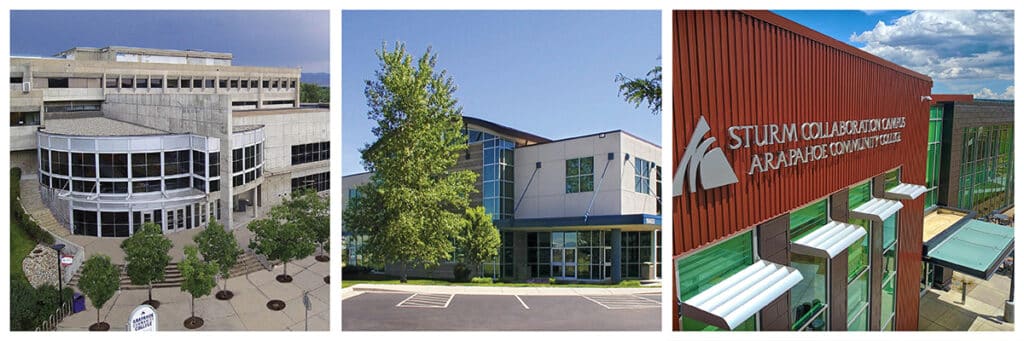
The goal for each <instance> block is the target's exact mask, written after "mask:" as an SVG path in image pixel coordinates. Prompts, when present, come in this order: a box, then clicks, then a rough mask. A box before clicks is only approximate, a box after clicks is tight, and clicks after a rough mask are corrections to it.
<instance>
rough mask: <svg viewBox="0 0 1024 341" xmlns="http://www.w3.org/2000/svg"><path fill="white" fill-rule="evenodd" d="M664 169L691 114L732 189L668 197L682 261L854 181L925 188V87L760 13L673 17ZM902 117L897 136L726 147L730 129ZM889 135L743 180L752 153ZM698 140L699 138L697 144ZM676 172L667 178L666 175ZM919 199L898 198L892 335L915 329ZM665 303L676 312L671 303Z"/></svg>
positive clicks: (685, 139)
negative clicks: (881, 141) (890, 178)
mask: <svg viewBox="0 0 1024 341" xmlns="http://www.w3.org/2000/svg"><path fill="white" fill-rule="evenodd" d="M674 16H675V18H674V25H675V33H674V37H673V48H674V50H675V53H674V54H673V55H674V59H673V68H674V70H676V75H675V77H674V79H675V80H676V82H675V84H677V85H676V87H675V88H674V93H673V98H674V100H673V103H674V105H675V107H674V108H673V114H674V115H675V118H676V119H675V120H674V122H675V123H674V124H675V126H674V127H673V131H674V135H673V167H672V169H674V170H675V169H677V167H678V166H679V162H680V161H681V160H682V158H683V154H684V152H685V150H686V148H687V144H688V143H689V140H690V139H691V135H692V134H693V132H694V131H695V128H696V125H697V123H698V120H699V118H700V117H702V116H703V117H704V118H705V119H706V121H707V124H708V125H709V126H710V132H709V133H708V136H709V137H715V138H717V142H715V143H714V144H713V145H712V148H715V147H721V150H722V152H723V153H724V156H725V158H726V159H727V161H728V162H729V163H730V166H731V167H732V170H733V171H734V173H735V174H736V177H737V179H738V183H734V184H730V185H726V186H723V187H719V188H713V189H704V188H699V189H696V191H695V192H693V193H691V192H690V188H689V186H688V184H684V186H683V191H682V192H681V193H673V195H676V196H675V197H673V200H672V205H673V212H674V216H673V226H675V227H676V228H675V229H676V230H675V231H676V232H675V234H674V238H675V240H674V253H675V254H676V255H686V254H688V253H692V252H695V251H697V250H699V249H701V248H702V247H705V246H707V245H710V244H711V243H714V242H715V241H718V240H722V239H725V238H728V237H729V236H732V235H735V234H736V233H738V232H740V231H744V230H746V229H748V228H749V227H751V226H755V225H757V224H760V223H762V222H765V221H768V220H770V219H773V218H774V217H777V216H779V215H781V214H785V213H786V212H789V211H791V210H793V209H794V208H797V207H800V206H803V205H805V204H807V203H810V202H812V201H813V200H816V199H820V198H823V197H826V196H828V195H830V194H832V193H833V192H836V191H839V190H841V189H843V188H845V187H847V186H850V185H852V184H854V183H856V182H858V181H861V180H864V179H867V178H871V177H874V176H877V175H879V174H883V173H884V172H885V171H887V170H890V169H893V168H896V167H902V181H904V182H908V183H914V184H923V183H924V172H925V163H926V157H927V155H926V154H927V153H926V146H927V144H926V143H927V129H922V128H926V127H927V121H928V104H929V103H928V102H924V101H922V96H925V95H928V94H929V93H930V88H931V84H932V83H931V80H930V79H929V78H927V77H925V76H923V75H920V74H917V73H914V72H912V71H909V70H907V69H904V68H902V67H899V66H897V65H895V64H892V63H890V62H888V61H885V60H882V59H880V58H878V57H875V56H872V55H870V54H867V53H866V52H863V51H861V50H858V49H856V48H853V47H851V46H848V45H845V44H843V43H841V42H839V41H836V40H834V39H832V38H829V37H827V36H825V35H823V34H821V33H818V32H814V31H811V30H810V29H807V28H806V27H803V26H800V25H799V24H796V23H793V22H791V21H788V20H786V19H784V18H782V17H780V16H778V15H776V14H773V13H770V12H764V11H677V12H675V13H674ZM890 117H904V118H905V125H904V127H902V128H900V129H895V130H889V131H878V132H873V133H865V134H863V135H854V136H852V137H843V138H834V139H820V140H811V141H807V140H803V139H800V140H797V141H795V142H794V141H789V142H784V143H782V144H777V145H769V146H764V147H758V146H751V147H749V148H746V147H740V148H738V149H731V148H729V147H728V145H729V144H730V139H729V138H730V135H729V132H728V129H729V128H730V127H731V126H747V125H751V126H758V127H761V126H765V125H769V124H789V123H805V122H833V121H848V120H854V121H859V120H864V119H882V118H890ZM890 132H899V133H900V141H899V142H896V143H892V144H888V145H882V146H877V147H875V148H872V149H867V150H862V151H856V152H851V153H847V154H844V155H838V156H829V157H827V158H824V159H821V160H817V161H811V162H807V163H803V164H799V165H796V166H793V167H784V168H779V169H775V170H772V169H769V170H767V171H765V172H757V171H755V172H753V174H748V172H749V170H750V169H751V166H752V163H753V158H752V157H753V156H754V155H763V154H764V153H778V152H780V151H784V150H790V149H798V148H799V149H803V148H804V147H809V146H814V145H820V144H823V143H824V144H827V143H830V142H833V141H843V140H848V139H854V138H859V137H861V136H873V135H879V134H883V133H890ZM704 141H707V140H706V139H705V140H704ZM683 175H685V172H684V173H677V174H676V177H677V178H678V177H680V176H683ZM923 200H924V199H923V198H918V199H917V200H914V201H904V202H903V204H904V209H903V210H902V211H901V222H900V227H899V233H900V237H899V258H900V263H899V265H898V270H897V271H898V278H897V281H898V283H897V302H898V303H897V306H898V308H897V317H896V326H897V329H899V330H916V329H917V300H918V296H917V294H918V288H919V286H918V283H917V282H918V279H919V278H920V270H921V269H920V253H921V222H922V219H923ZM674 306H675V305H674Z"/></svg>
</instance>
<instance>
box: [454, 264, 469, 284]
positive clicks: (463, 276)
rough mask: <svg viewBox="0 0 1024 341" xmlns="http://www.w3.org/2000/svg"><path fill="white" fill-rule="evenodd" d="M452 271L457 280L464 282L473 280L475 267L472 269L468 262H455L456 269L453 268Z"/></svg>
mask: <svg viewBox="0 0 1024 341" xmlns="http://www.w3.org/2000/svg"><path fill="white" fill-rule="evenodd" d="M452 273H453V274H454V275H455V281H456V282H463V283H464V282H469V281H470V280H472V277H470V276H472V275H473V269H470V268H469V266H467V265H466V264H463V263H459V264H455V269H453V270H452Z"/></svg>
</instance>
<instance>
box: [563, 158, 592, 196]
mask: <svg viewBox="0 0 1024 341" xmlns="http://www.w3.org/2000/svg"><path fill="white" fill-rule="evenodd" d="M593 190H594V157H593V156H588V157H583V158H578V159H569V160H565V193H580V192H591V191H593Z"/></svg>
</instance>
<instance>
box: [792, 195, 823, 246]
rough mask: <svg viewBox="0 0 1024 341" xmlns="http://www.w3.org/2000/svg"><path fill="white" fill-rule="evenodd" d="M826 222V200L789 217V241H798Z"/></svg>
mask: <svg viewBox="0 0 1024 341" xmlns="http://www.w3.org/2000/svg"><path fill="white" fill-rule="evenodd" d="M827 222H828V199H823V200H820V201H818V202H815V203H813V204H810V205H808V206H807V207H804V208H801V209H800V210H798V211H796V212H793V213H790V215H789V231H790V232H789V233H790V240H798V239H800V238H801V237H803V236H804V235H806V234H808V233H810V232H811V231H814V229H816V228H818V227H821V226H824V225H825V223H827Z"/></svg>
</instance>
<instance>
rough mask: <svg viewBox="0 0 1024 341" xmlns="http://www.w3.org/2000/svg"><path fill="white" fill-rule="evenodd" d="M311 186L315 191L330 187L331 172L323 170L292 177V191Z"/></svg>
mask: <svg viewBox="0 0 1024 341" xmlns="http://www.w3.org/2000/svg"><path fill="white" fill-rule="evenodd" d="M306 188H312V189H313V190H315V191H317V192H323V191H326V190H329V189H331V172H323V173H317V174H311V175H306V176H300V177H297V178H292V192H295V191H297V190H300V189H306Z"/></svg>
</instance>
